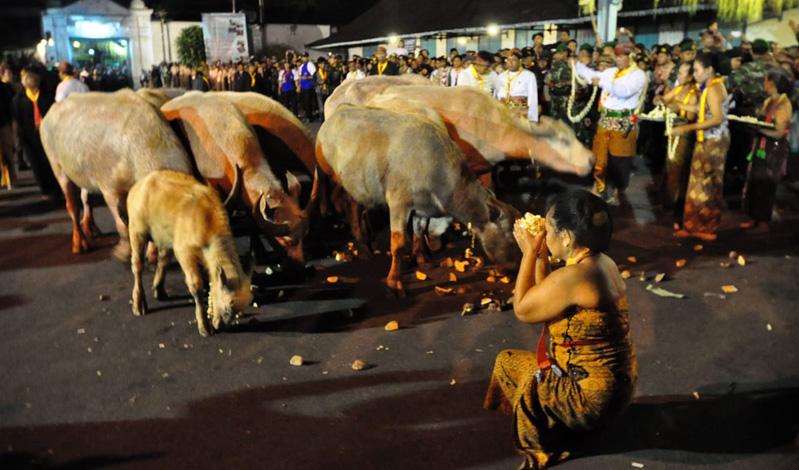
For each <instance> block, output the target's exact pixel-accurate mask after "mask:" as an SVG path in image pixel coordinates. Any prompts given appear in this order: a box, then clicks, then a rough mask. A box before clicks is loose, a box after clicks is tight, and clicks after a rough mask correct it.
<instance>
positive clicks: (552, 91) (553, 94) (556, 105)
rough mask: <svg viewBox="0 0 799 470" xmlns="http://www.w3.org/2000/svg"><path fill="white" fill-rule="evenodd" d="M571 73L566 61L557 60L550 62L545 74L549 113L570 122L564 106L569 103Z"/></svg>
mask: <svg viewBox="0 0 799 470" xmlns="http://www.w3.org/2000/svg"><path fill="white" fill-rule="evenodd" d="M571 80H572V74H571V67H570V66H569V63H568V62H566V61H557V62H554V63H553V64H552V68H551V69H550V70H549V74H548V75H547V86H548V87H549V96H550V109H549V114H550V115H551V116H552V117H553V118H555V119H560V120H561V121H563V122H566V123H570V122H569V118H568V116H567V115H566V107H567V106H568V104H569V95H570V94H571V84H572V82H571Z"/></svg>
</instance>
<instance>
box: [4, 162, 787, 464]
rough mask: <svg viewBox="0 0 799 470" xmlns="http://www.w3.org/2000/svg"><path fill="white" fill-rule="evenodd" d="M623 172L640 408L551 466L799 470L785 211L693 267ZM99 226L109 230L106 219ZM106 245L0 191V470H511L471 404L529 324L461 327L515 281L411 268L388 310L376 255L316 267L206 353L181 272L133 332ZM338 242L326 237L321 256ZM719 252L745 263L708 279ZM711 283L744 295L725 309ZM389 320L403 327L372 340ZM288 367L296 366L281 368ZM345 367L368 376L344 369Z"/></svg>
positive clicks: (505, 425)
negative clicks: (448, 293) (468, 308)
mask: <svg viewBox="0 0 799 470" xmlns="http://www.w3.org/2000/svg"><path fill="white" fill-rule="evenodd" d="M637 164H638V166H639V175H638V176H636V177H635V178H634V183H635V184H634V186H633V187H632V188H631V190H630V202H629V204H626V205H625V206H623V207H621V208H619V209H617V210H615V216H614V217H615V222H616V234H615V238H614V244H613V246H612V249H611V255H612V256H613V257H614V258H615V259H616V260H617V261H618V262H619V263H620V264H626V265H628V267H629V269H630V270H631V271H632V272H633V277H632V278H631V279H630V280H628V288H629V300H630V305H631V321H632V334H633V338H634V342H635V344H636V347H637V351H638V361H639V367H640V376H639V381H638V388H637V396H636V399H635V403H634V404H633V405H632V407H631V408H630V410H629V412H628V413H627V414H626V415H625V416H624V417H623V418H621V419H620V420H619V421H618V422H617V423H616V424H615V425H613V426H612V427H611V428H609V429H607V430H605V431H604V432H602V433H601V434H599V435H598V436H596V438H595V439H594V440H592V441H591V442H589V444H588V445H587V447H586V453H585V455H583V456H581V457H578V458H575V459H573V460H571V461H568V462H566V463H564V464H562V465H559V466H558V468H563V469H580V468H591V469H597V468H603V469H604V468H613V469H625V468H632V467H631V465H632V464H633V462H636V463H640V464H643V465H644V466H645V467H644V468H647V469H663V468H703V469H704V468H719V469H722V468H723V469H728V468H741V469H743V468H746V469H775V468H784V469H795V468H799V452H797V444H799V441H797V430H799V417H798V413H799V411H797V402H798V401H799V363H798V362H797V351H798V348H797V344H799V331H797V315H799V302H797V300H799V289H797V287H799V285H798V284H797V279H799V247H798V246H797V234H799V212H798V211H797V210H796V207H795V206H794V207H792V208H788V209H787V210H785V211H783V213H782V216H783V221H782V222H781V223H779V224H777V225H776V227H775V231H774V233H773V234H772V235H760V236H748V235H747V236H743V235H741V233H740V232H739V231H737V230H736V229H734V228H733V227H734V226H735V224H736V222H737V219H736V218H735V216H727V217H725V229H724V231H723V232H722V234H721V238H720V241H719V242H717V243H715V244H712V245H707V244H706V245H705V246H704V250H702V251H701V252H698V253H697V252H695V251H694V249H693V243H682V244H680V243H677V242H676V241H675V240H674V239H673V238H672V237H671V227H670V221H669V220H668V217H666V216H664V215H662V214H659V213H658V212H657V211H654V210H653V209H652V207H651V206H650V204H649V201H648V198H647V197H646V193H645V190H644V186H645V184H646V182H647V181H648V177H647V176H645V175H641V174H640V173H642V171H640V170H641V169H642V167H643V165H642V164H641V162H640V161H639V162H638V163H637ZM28 181H29V180H28ZM788 193H790V191H788ZM789 196H790V194H789ZM788 200H789V202H790V201H791V200H792V199H791V198H788ZM97 217H98V223H99V225H100V227H101V228H102V229H103V230H105V231H110V230H111V228H112V227H113V224H112V223H111V220H110V216H109V214H108V212H107V210H105V208H101V209H99V210H98V211H97ZM114 242H115V236H114V235H111V234H109V235H106V236H104V237H102V238H101V239H100V240H99V245H100V246H99V248H98V249H97V250H96V251H94V252H92V253H90V254H87V255H83V256H73V255H72V254H71V253H70V226H69V223H68V219H67V215H66V213H65V211H64V210H63V208H61V207H55V208H54V207H52V206H50V205H48V204H47V203H46V202H43V201H41V200H40V198H39V196H38V192H37V191H36V190H35V188H33V187H31V186H30V185H27V186H24V185H23V186H22V187H21V188H19V189H16V190H14V191H12V192H0V371H1V375H2V380H1V381H0V468H3V469H6V468H17V467H22V468H28V467H34V468H50V467H55V468H101V467H106V466H107V467H111V468H297V469H312V468H341V469H350V468H353V469H354V468H375V469H408V468H436V469H445V468H498V469H506V468H508V469H509V468H516V465H517V464H518V462H519V458H518V457H517V456H516V455H515V454H514V451H513V447H512V444H511V421H510V418H508V417H506V416H503V415H500V414H498V413H495V412H487V411H484V410H482V409H481V403H482V399H483V393H484V391H485V388H486V384H487V380H488V377H489V374H490V371H491V368H492V366H493V360H494V356H495V355H496V354H497V353H498V352H499V351H500V350H502V349H504V348H526V349H533V348H534V346H535V341H536V338H537V334H538V332H539V331H540V330H539V327H535V326H529V325H524V324H521V323H519V322H518V321H516V320H515V318H514V316H513V314H512V312H510V311H504V312H501V313H487V312H483V313H479V314H477V315H472V316H466V317H462V316H461V315H460V314H459V312H460V306H461V305H462V304H463V303H464V302H466V301H474V300H476V299H479V298H480V296H481V292H482V291H485V290H489V289H494V290H495V291H496V292H495V294H496V295H497V296H498V297H501V296H505V295H509V294H510V288H511V286H510V285H504V284H488V283H486V282H485V281H484V279H485V273H484V272H481V273H472V274H469V275H466V276H464V277H463V279H461V280H460V281H459V283H458V285H459V286H466V287H468V288H469V289H470V291H469V292H468V293H466V294H463V295H459V296H454V297H437V296H436V295H435V294H434V293H433V292H432V288H433V286H434V285H436V284H438V283H441V282H443V281H444V280H446V277H447V272H446V270H444V269H442V268H440V267H438V263H437V261H438V260H440V259H441V257H442V255H438V257H437V260H436V263H435V264H434V267H424V268H423V269H424V271H425V272H427V273H428V274H429V275H430V277H431V279H430V280H428V281H424V282H420V281H416V280H415V279H413V271H409V272H408V279H407V283H408V284H409V285H410V295H409V296H408V298H407V299H405V300H403V301H397V300H393V299H390V298H387V297H386V295H385V290H384V289H383V287H382V284H381V278H383V277H384V276H385V273H386V272H387V268H388V262H389V260H388V258H387V257H386V256H385V255H378V256H377V257H375V259H373V260H369V261H361V260H358V261H353V262H349V263H335V262H331V261H330V260H329V259H328V260H327V263H326V264H328V265H330V267H328V268H325V269H322V270H321V271H319V272H317V273H313V275H312V276H311V277H309V278H308V279H307V280H305V281H302V282H300V283H299V284H298V283H296V282H294V283H293V284H292V285H286V286H280V285H279V284H280V282H279V281H280V279H279V278H277V277H275V276H273V277H271V278H270V277H266V279H267V282H268V285H269V287H271V288H272V289H271V290H270V291H269V293H270V295H271V298H272V300H271V301H270V302H268V303H266V304H265V305H259V307H257V308H252V309H251V310H250V311H248V312H247V313H248V314H249V315H250V318H249V319H246V320H245V322H244V324H243V325H241V326H239V327H238V328H237V329H236V330H235V331H232V332H227V333H223V334H218V335H215V336H213V337H211V338H208V339H204V338H201V337H199V336H198V334H197V330H196V326H195V325H193V324H191V320H192V319H193V313H192V307H191V305H190V304H189V301H188V298H187V297H186V291H185V288H184V286H183V284H182V279H181V275H180V272H179V270H176V269H173V270H171V271H170V273H169V276H168V284H167V285H168V289H169V291H170V292H171V293H172V294H173V295H174V297H175V298H174V299H173V300H171V301H169V302H157V301H155V300H154V299H149V300H150V307H151V308H153V307H154V310H155V311H153V312H152V313H150V314H149V315H147V316H145V317H133V315H132V314H131V313H130V306H129V304H128V299H129V295H130V289H131V286H132V279H131V274H130V270H129V268H128V267H127V266H124V265H122V264H120V263H118V262H116V261H113V260H112V259H111V258H110V249H111V247H112V245H113V243H114ZM382 243H383V244H384V246H385V239H384V240H383V241H382ZM466 244H467V241H466V240H464V239H453V241H452V246H451V247H450V248H449V250H448V251H449V252H450V254H455V255H457V254H458V253H462V250H463V248H464V247H465V246H466ZM345 246H346V238H345V237H338V239H337V240H336V241H335V243H333V244H331V245H329V246H326V247H325V250H326V252H327V253H330V251H331V250H332V249H339V250H341V249H343V248H344V247H345ZM733 249H734V250H737V251H739V252H740V253H742V254H743V255H744V256H745V257H746V266H744V267H741V266H735V267H732V268H723V267H721V266H720V262H724V261H728V258H727V254H728V252H729V251H730V250H733ZM628 256H635V257H636V258H637V262H636V263H635V264H632V263H630V262H629V261H627V257H628ZM680 258H684V259H686V260H687V265H686V266H685V267H684V268H682V269H677V268H676V267H675V260H677V259H680ZM642 270H645V271H646V273H647V275H648V276H649V277H650V279H651V277H652V276H654V275H655V274H656V273H658V272H665V273H667V280H666V281H665V282H663V283H662V284H660V286H662V287H664V288H666V289H669V290H672V291H675V292H681V293H684V294H685V295H686V296H687V297H686V298H684V299H670V298H661V297H658V296H655V295H653V294H652V293H650V292H647V291H646V290H645V287H646V285H647V284H649V283H651V282H652V281H651V280H650V281H647V282H641V281H640V280H638V275H639V274H638V273H639V271H642ZM151 275H152V274H151V272H148V273H147V274H146V276H145V282H149V280H150V279H151ZM329 275H338V276H339V277H340V282H339V283H338V284H336V285H333V286H331V285H329V284H325V282H324V279H325V277H326V276H329ZM723 284H733V285H735V286H737V287H738V289H739V292H737V293H735V294H730V295H728V296H727V297H726V298H725V299H722V298H719V297H718V296H717V294H720V293H721V290H720V287H721V285H723ZM281 290H282V291H283V294H282V296H280V298H277V297H278V294H277V293H278V292H280V291H281ZM706 292H707V293H712V294H711V295H705V293H706ZM101 296H104V297H103V299H106V298H107V300H100V297H101ZM106 296H107V297H106ZM389 320H398V321H399V323H400V325H401V329H400V330H399V331H396V332H386V331H384V329H383V326H384V325H385V323H386V322H388V321H389ZM294 354H300V355H302V356H304V357H305V359H306V361H308V364H307V365H305V366H303V367H293V366H291V365H289V358H290V357H291V356H292V355H294ZM355 359H362V360H364V361H366V362H367V363H368V364H370V366H371V367H370V368H368V369H367V370H364V371H361V372H355V371H353V370H352V369H351V368H350V364H351V363H352V361H353V360H355Z"/></svg>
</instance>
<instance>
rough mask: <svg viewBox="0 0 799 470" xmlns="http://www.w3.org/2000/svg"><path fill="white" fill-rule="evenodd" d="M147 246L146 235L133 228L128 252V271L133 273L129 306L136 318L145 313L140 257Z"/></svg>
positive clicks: (145, 304)
mask: <svg viewBox="0 0 799 470" xmlns="http://www.w3.org/2000/svg"><path fill="white" fill-rule="evenodd" d="M146 244H147V234H146V233H145V232H144V231H142V230H138V229H136V228H134V230H133V231H132V232H131V241H130V245H131V250H130V269H131V271H132V272H133V293H132V295H131V305H132V309H133V314H134V315H136V316H139V315H144V314H145V313H147V298H146V297H145V296H144V288H143V287H142V281H141V275H142V256H143V255H144V247H145V245H146Z"/></svg>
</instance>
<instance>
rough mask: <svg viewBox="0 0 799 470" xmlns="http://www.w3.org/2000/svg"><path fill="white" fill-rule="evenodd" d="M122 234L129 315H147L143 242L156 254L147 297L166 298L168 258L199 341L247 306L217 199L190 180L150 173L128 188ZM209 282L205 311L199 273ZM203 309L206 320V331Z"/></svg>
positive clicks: (246, 285)
mask: <svg viewBox="0 0 799 470" xmlns="http://www.w3.org/2000/svg"><path fill="white" fill-rule="evenodd" d="M127 215H128V228H129V231H130V244H131V270H132V271H133V294H132V302H131V305H132V309H133V314H134V315H143V314H145V313H147V301H146V297H145V295H144V288H143V287H142V280H141V277H142V264H143V263H142V255H143V254H144V253H143V251H144V247H145V245H146V244H147V242H148V241H152V242H153V243H154V244H155V246H156V248H158V265H157V267H156V271H155V277H154V279H153V294H154V296H155V297H156V298H158V299H164V298H165V297H166V291H165V290H164V275H165V271H166V266H167V263H168V261H169V258H170V255H171V253H172V252H174V254H175V258H177V260H178V263H179V264H180V267H181V269H182V270H183V274H184V276H185V278H186V286H187V287H188V289H189V292H190V293H191V296H192V297H193V298H194V305H195V307H194V310H195V316H196V318H197V329H198V330H199V332H200V335H201V336H208V334H209V333H211V332H213V331H215V330H219V329H220V327H221V326H222V324H225V325H227V324H229V323H230V321H231V320H232V319H233V317H234V315H235V314H236V313H238V312H241V311H242V310H244V309H245V308H247V306H249V305H250V303H251V302H252V293H251V292H250V290H251V289H250V285H251V282H250V276H251V272H250V269H249V267H245V268H242V266H241V263H240V261H239V257H238V255H237V254H236V249H235V245H234V243H233V235H232V234H231V231H230V224H229V222H228V218H227V214H226V212H225V209H224V207H223V206H222V203H221V202H220V200H219V196H218V195H217V194H216V192H215V191H214V190H213V189H211V188H209V187H208V186H206V185H204V184H202V183H200V182H198V181H197V180H196V179H194V177H193V176H192V175H187V174H185V173H179V172H175V171H169V170H165V171H155V172H152V173H150V174H149V175H147V176H146V177H144V179H142V180H140V181H139V182H137V183H136V184H135V185H133V188H131V190H130V194H129V195H128V198H127ZM201 269H204V270H205V272H207V273H208V276H209V278H210V292H209V293H208V299H209V302H208V303H209V304H210V305H205V302H204V300H205V296H204V295H202V293H203V285H204V283H203V277H202V271H201ZM206 307H208V310H209V314H210V316H211V325H210V326H212V327H213V329H209V325H207V322H206V316H205V312H206Z"/></svg>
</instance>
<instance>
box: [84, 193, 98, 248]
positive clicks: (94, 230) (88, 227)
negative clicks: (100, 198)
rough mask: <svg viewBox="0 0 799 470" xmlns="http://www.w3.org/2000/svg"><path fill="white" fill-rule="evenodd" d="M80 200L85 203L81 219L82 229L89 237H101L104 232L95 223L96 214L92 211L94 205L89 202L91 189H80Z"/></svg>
mask: <svg viewBox="0 0 799 470" xmlns="http://www.w3.org/2000/svg"><path fill="white" fill-rule="evenodd" d="M80 201H81V203H82V204H83V217H82V218H81V220H80V226H81V229H83V233H84V234H85V235H86V236H87V237H99V236H100V235H101V234H102V232H100V229H99V228H98V227H97V224H96V223H94V215H93V212H92V205H91V203H90V202H89V191H87V190H85V189H81V190H80Z"/></svg>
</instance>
